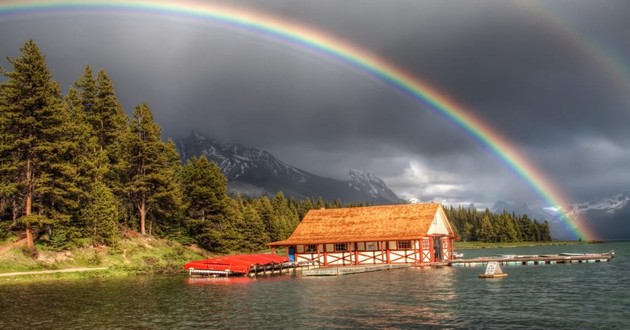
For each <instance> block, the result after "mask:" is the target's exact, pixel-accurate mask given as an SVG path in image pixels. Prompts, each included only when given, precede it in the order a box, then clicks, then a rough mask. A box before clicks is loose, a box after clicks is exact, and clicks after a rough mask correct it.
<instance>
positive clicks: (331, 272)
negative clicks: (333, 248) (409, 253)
mask: <svg viewBox="0 0 630 330" xmlns="http://www.w3.org/2000/svg"><path fill="white" fill-rule="evenodd" d="M409 267H411V265H410V264H380V265H363V266H339V267H323V268H316V269H308V270H303V271H302V275H303V276H339V275H350V274H361V273H369V272H377V271H381V270H391V269H402V268H409Z"/></svg>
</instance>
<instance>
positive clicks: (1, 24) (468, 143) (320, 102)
mask: <svg viewBox="0 0 630 330" xmlns="http://www.w3.org/2000/svg"><path fill="white" fill-rule="evenodd" d="M207 2H209V1H207ZM209 3H218V2H209ZM229 4H230V5H231V6H237V7H242V8H247V9H249V10H251V11H256V12H261V13H265V14H267V15H272V16H276V17H280V18H281V19H287V20H290V21H292V22H297V23H299V24H305V25H307V26H309V27H310V28H312V29H316V30H318V31H320V32H322V33H325V34H329V35H332V36H335V37H336V38H340V39H343V40H346V41H348V42H350V43H352V44H354V45H355V46H356V47H359V48H362V49H364V50H367V51H369V52H370V53H372V54H375V55H376V56H379V57H380V58H382V59H385V60H386V61H388V62H390V63H393V64H395V65H396V66H398V67H399V68H402V69H404V70H405V72H406V73H408V74H410V75H412V76H414V77H417V78H418V79H421V80H422V81H424V82H425V83H427V84H429V85H430V86H431V87H432V88H434V89H437V90H439V91H440V92H441V93H442V94H444V95H447V96H448V98H449V99H451V100H454V101H456V102H457V103H458V104H459V105H461V106H462V107H464V108H465V109H467V110H468V111H469V112H470V113H471V114H472V115H473V116H474V117H476V118H478V119H479V120H481V121H482V122H485V123H486V124H487V125H489V126H490V127H492V128H493V129H494V130H495V131H496V132H498V133H499V134H500V135H502V136H503V137H504V138H505V139H506V141H508V142H509V143H510V144H512V145H514V146H515V147H516V149H517V150H518V151H519V153H521V154H522V155H523V156H524V157H525V158H526V159H527V160H529V161H530V162H531V163H532V164H533V165H534V166H535V167H536V168H537V169H538V170H540V172H541V173H543V174H544V175H545V177H546V178H548V179H549V181H550V182H551V184H552V185H553V186H555V187H556V188H557V190H558V191H560V192H561V194H562V195H563V196H564V197H565V199H566V200H567V201H570V202H583V201H588V200H599V199H601V198H607V197H610V196H613V195H615V194H619V193H623V192H627V191H630V175H629V174H630V171H629V169H630V133H629V132H630V130H629V128H628V127H630V28H628V23H627V18H628V17H630V2H629V1H626V0H601V1H590V0H556V1H534V0H532V1H507V0H496V1H494V0H476V1H469V0H453V1H442V0H389V1H382V0H359V1H342V0H323V1H310V0H263V1H260V0H257V1H240V0H237V1H230V2H229ZM1 6H2V4H1V2H0V31H2V32H1V33H0V55H1V56H3V57H2V59H0V66H2V67H4V68H5V69H11V67H10V65H9V63H8V62H7V61H6V60H5V59H4V57H5V56H8V57H16V56H19V48H20V47H21V46H22V45H23V44H24V42H25V41H26V40H28V39H29V38H32V39H33V40H35V42H36V43H37V44H38V45H39V46H40V48H41V50H42V52H43V53H44V54H45V55H46V60H47V63H48V66H49V68H50V70H51V72H52V74H53V76H54V79H55V80H57V81H59V82H60V84H61V86H62V88H63V89H64V91H67V90H68V88H69V87H70V86H71V85H72V83H73V82H74V81H75V80H77V79H78V78H79V76H80V75H81V74H82V72H83V69H84V67H85V66H86V65H90V66H91V67H92V68H93V69H94V70H98V69H100V68H103V69H105V71H106V72H107V73H108V74H109V76H110V77H111V78H112V80H113V82H114V85H115V88H116V91H117V93H118V97H119V99H120V101H121V103H122V105H123V107H124V108H125V110H126V112H127V113H129V114H131V113H132V112H133V108H134V107H135V106H136V105H138V104H140V103H142V102H147V103H148V104H149V106H150V107H151V109H152V111H153V113H154V116H155V119H156V121H157V122H158V123H159V124H160V125H161V126H162V129H163V136H164V137H165V138H167V137H170V138H173V139H179V138H184V137H186V136H188V135H189V134H190V132H191V130H197V131H199V132H201V133H203V134H205V135H208V136H210V137H212V138H214V139H217V140H219V141H222V142H225V143H240V144H242V145H245V146H249V147H255V148H261V149H265V150H267V151H269V152H271V153H272V154H274V155H275V156H276V157H277V158H279V159H280V160H282V161H284V162H285V163H288V164H291V165H294V166H296V167H299V168H302V169H304V170H307V171H310V172H312V173H315V174H318V175H322V176H329V177H334V178H344V176H345V175H346V171H347V169H348V168H353V169H363V170H367V171H370V172H372V173H374V174H375V175H377V176H379V177H380V178H382V179H383V180H384V181H385V182H386V183H387V184H388V186H389V187H390V188H392V190H393V191H394V192H396V193H397V194H398V195H399V197H401V198H404V199H410V198H416V199H419V200H421V201H441V202H444V203H448V204H468V203H475V205H478V206H491V205H492V204H494V202H495V201H498V200H503V201H514V202H525V203H528V204H529V205H532V206H549V205H544V203H545V202H544V201H543V200H541V198H540V196H538V195H537V194H536V192H535V191H534V190H533V189H532V187H531V186H530V185H529V184H528V183H527V182H526V181H525V180H523V179H522V178H521V177H519V176H518V175H516V174H515V173H514V171H512V170H511V169H510V168H509V166H507V165H506V164H504V163H503V162H501V161H500V160H499V159H497V157H496V156H494V155H493V154H492V153H491V152H489V151H488V150H487V149H486V148H485V147H484V146H483V145H482V144H480V143H479V142H478V141H477V140H475V139H474V138H471V136H470V135H468V134H466V133H465V132H463V131H462V129H461V128H458V127H457V126H456V125H454V124H453V123H452V122H450V121H449V120H447V119H445V118H444V117H443V116H440V115H439V114H437V113H436V112H435V111H433V110H432V109H430V108H428V107H427V106H425V105H422V104H420V103H418V102H417V101H416V100H414V99H412V98H410V97H409V96H408V95H405V94H404V93H401V92H400V91H399V90H398V89H396V88H393V87H392V86H391V85H390V84H387V83H385V82H383V81H381V80H378V79H376V78H374V77H373V76H370V75H368V74H366V73H365V72H363V71H361V70H359V69H357V68H356V67H351V66H349V65H347V64H344V63H341V62H339V61H336V60H334V59H332V58H330V57H326V56H324V55H322V54H321V53H317V52H314V51H312V50H309V49H306V48H304V47H300V46H298V45H295V44H289V43H286V42H279V41H278V40H274V39H273V38H269V37H268V36H266V37H265V36H262V35H260V34H257V33H252V32H247V31H243V30H238V29H234V28H230V27H225V26H220V25H218V24H216V23H213V22H210V21H208V20H206V19H203V18H199V17H197V18H193V17H184V16H181V15H168V14H164V13H158V12H152V13H137V12H136V13H130V12H122V11H100V12H95V11H90V10H82V11H63V10H56V11H55V12H44V11H37V10H35V11H31V12H23V13H21V14H14V15H7V14H6V13H4V14H3V13H2V12H1Z"/></svg>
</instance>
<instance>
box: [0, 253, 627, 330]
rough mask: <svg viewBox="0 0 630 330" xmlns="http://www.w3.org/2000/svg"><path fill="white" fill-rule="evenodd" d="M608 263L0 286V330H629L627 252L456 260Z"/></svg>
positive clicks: (139, 279)
mask: <svg viewBox="0 0 630 330" xmlns="http://www.w3.org/2000/svg"><path fill="white" fill-rule="evenodd" d="M610 249H614V250H615V252H616V258H615V259H614V261H612V262H609V263H595V264H571V265H543V266H508V267H503V268H504V271H505V272H507V273H508V274H509V276H508V277H507V278H504V279H493V280H482V279H479V278H478V277H477V276H478V274H480V273H483V271H484V269H483V268H460V267H445V268H438V269H405V270H393V271H383V272H375V273H367V274H358V275H347V276H341V277H334V278H300V277H297V278H294V277H289V276H284V277H275V278H266V279H257V280H249V279H233V280H214V281H195V282H191V281H189V280H188V279H187V278H184V277H158V278H156V277H141V278H127V279H104V280H81V281H64V282H59V281H55V282H46V283H34V284H17V285H16V284H0V329H34V328H40V329H234V328H238V329H251V328H262V329H269V328H282V329H296V328H298V329H299V328H338V329H339V328H340V329H356V328H361V329H368V328H420V329H425V328H440V329H441V328H458V329H519V328H522V329H546V328H553V329H562V328H564V329H630V312H629V311H628V310H629V308H630V262H629V260H630V258H629V257H630V243H628V242H619V243H606V244H596V245H586V246H560V247H537V248H513V249H506V248H504V249H496V250H495V249H485V250H464V251H463V252H464V253H465V254H466V257H467V258H469V257H475V256H481V255H492V254H495V253H501V254H511V253H514V254H543V253H554V252H606V251H608V250H610Z"/></svg>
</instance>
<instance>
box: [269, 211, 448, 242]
mask: <svg viewBox="0 0 630 330" xmlns="http://www.w3.org/2000/svg"><path fill="white" fill-rule="evenodd" d="M439 212H441V215H443V214H444V212H443V211H442V206H441V205H440V204H438V203H425V204H401V205H379V206H368V207H351V208H339V209H319V210H310V211H309V212H308V213H307V214H306V216H305V217H304V219H303V220H302V222H300V224H299V225H298V226H297V228H296V229H295V231H294V232H293V234H291V237H289V238H288V239H286V240H284V241H279V242H274V243H270V244H269V245H271V246H277V245H292V244H311V243H334V242H357V241H358V242H360V241H384V240H401V239H418V238H422V237H424V236H425V235H427V233H428V232H429V228H430V227H431V225H432V223H433V222H434V221H433V220H434V218H435V217H436V215H438V213H439ZM439 218H442V216H439ZM445 218H446V217H445V216H444V219H445ZM447 228H448V230H449V231H450V232H449V233H452V231H451V230H450V226H448V225H447Z"/></svg>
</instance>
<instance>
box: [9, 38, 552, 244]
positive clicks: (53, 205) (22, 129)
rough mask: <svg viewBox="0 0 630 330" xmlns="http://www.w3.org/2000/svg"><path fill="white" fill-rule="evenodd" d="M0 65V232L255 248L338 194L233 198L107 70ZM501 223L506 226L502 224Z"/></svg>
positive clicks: (515, 228) (525, 236) (520, 227)
mask: <svg viewBox="0 0 630 330" xmlns="http://www.w3.org/2000/svg"><path fill="white" fill-rule="evenodd" d="M20 51H21V55H20V56H18V57H16V58H8V61H9V63H10V64H11V66H12V70H10V71H9V70H4V69H1V68H0V74H1V75H2V76H4V77H5V79H4V81H2V82H0V239H2V237H1V236H2V235H3V234H4V235H6V233H7V232H8V231H9V230H14V231H15V230H21V231H23V232H24V233H25V236H26V239H27V246H28V250H29V251H30V252H32V253H34V254H36V249H35V242H40V244H46V245H48V246H50V247H51V248H56V249H65V248H69V247H72V246H80V245H85V244H92V245H115V244H116V242H117V241H118V240H119V239H120V238H121V237H125V236H129V235H147V234H148V235H155V236H158V237H164V238H168V239H172V240H176V241H180V242H182V243H197V244H199V245H200V246H202V247H203V248H205V249H207V250H209V251H213V252H227V251H256V250H259V249H261V248H264V244H265V243H268V242H270V241H278V240H282V239H286V238H287V237H288V236H289V235H290V234H291V233H292V232H293V230H294V229H295V227H296V226H297V225H298V223H299V221H300V220H301V219H302V218H303V217H304V215H305V214H306V212H308V210H310V209H313V208H322V207H326V208H335V207H342V206H351V205H342V204H341V202H339V201H334V202H325V201H323V200H322V199H321V198H318V199H317V200H312V199H310V198H307V199H305V200H302V201H296V200H293V199H290V198H286V197H285V196H284V195H283V194H282V193H281V192H279V193H278V194H276V195H275V196H273V197H268V196H261V197H259V198H245V197H242V196H230V195H228V190H227V179H226V178H225V176H224V175H223V174H222V173H221V171H220V169H219V167H218V166H217V165H216V164H215V163H213V162H211V161H208V160H207V159H206V158H205V157H195V158H191V159H189V160H187V161H186V163H185V164H182V162H181V160H180V156H179V154H178V152H177V149H176V147H175V143H174V142H173V141H172V140H170V139H169V140H167V141H163V140H162V138H161V128H160V126H159V125H158V124H157V123H156V122H155V121H154V119H153V114H152V112H151V109H150V107H149V105H148V104H146V103H143V104H140V105H138V106H136V107H135V108H134V111H133V113H132V115H131V116H128V115H127V114H126V113H125V111H124V110H123V108H122V106H121V104H120V102H119V100H118V99H117V97H116V92H115V90H114V85H113V83H112V81H111V79H110V78H109V76H108V75H107V73H106V72H105V71H104V70H102V69H101V70H99V71H98V72H97V73H94V72H93V71H92V68H91V67H90V66H86V67H85V69H84V72H83V74H82V76H81V77H79V78H78V79H77V80H76V81H75V82H74V84H73V85H72V87H71V88H70V89H69V91H68V93H67V94H63V93H62V90H61V87H60V85H59V83H58V82H56V81H54V80H53V77H52V75H51V73H50V71H49V69H48V67H47V65H46V62H45V57H44V55H43V54H42V53H41V51H40V49H39V47H38V46H37V45H36V43H35V42H33V41H32V40H29V41H27V42H26V43H25V44H24V45H23V46H22V48H20ZM462 212H464V210H461V209H460V210H453V209H449V213H450V214H449V217H451V220H452V221H453V222H454V224H455V227H456V228H457V231H458V232H459V233H460V236H461V237H462V239H464V240H482V241H504V240H547V239H550V237H549V230H548V226H547V225H546V223H545V224H543V225H541V224H538V223H536V222H532V221H530V220H528V219H526V218H525V219H523V218H515V217H513V216H509V215H505V214H502V215H498V216H497V215H493V214H491V213H489V212H485V213H480V214H478V213H474V212H473V211H466V212H472V213H466V212H464V213H462ZM506 228H507V229H506Z"/></svg>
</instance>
